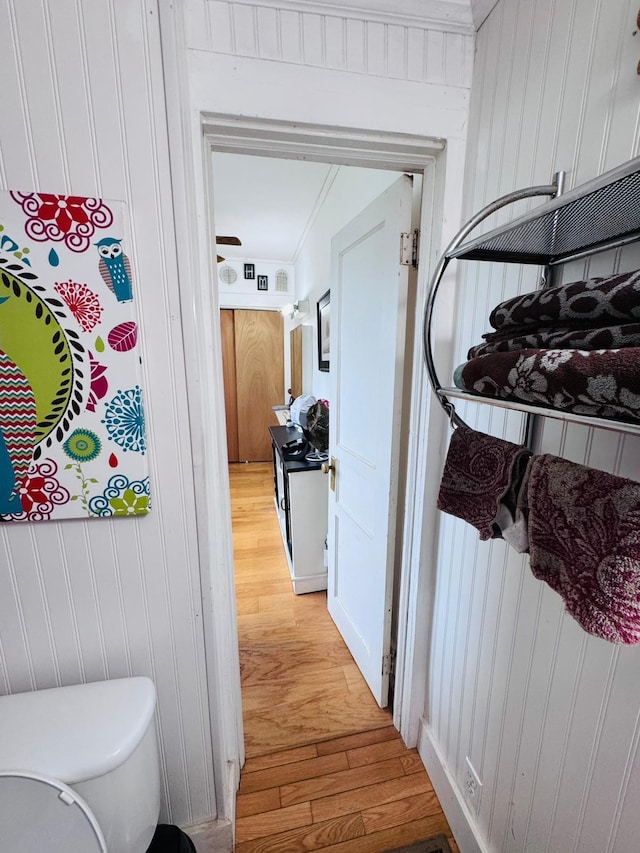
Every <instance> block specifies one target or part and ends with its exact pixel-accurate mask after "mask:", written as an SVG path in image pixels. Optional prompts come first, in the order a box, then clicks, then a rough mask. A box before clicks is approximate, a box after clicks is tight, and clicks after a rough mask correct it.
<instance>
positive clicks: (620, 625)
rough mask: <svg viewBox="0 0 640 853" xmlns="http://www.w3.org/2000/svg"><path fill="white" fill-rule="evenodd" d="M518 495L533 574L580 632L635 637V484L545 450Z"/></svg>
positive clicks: (639, 599)
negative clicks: (523, 494)
mask: <svg viewBox="0 0 640 853" xmlns="http://www.w3.org/2000/svg"><path fill="white" fill-rule="evenodd" d="M526 499H527V502H528V505H529V506H528V515H529V551H530V554H531V570H532V572H533V574H534V575H535V576H536V577H537V578H539V579H540V580H544V581H546V582H547V583H548V584H549V586H550V587H551V588H552V589H554V590H555V591H556V592H558V593H559V594H560V595H561V596H562V598H563V600H564V602H565V605H566V608H567V610H568V612H569V613H570V614H571V615H572V616H573V617H574V619H576V620H577V621H578V622H579V623H580V625H582V627H583V628H584V629H585V631H588V632H589V633H590V634H595V636H597V637H601V638H602V639H604V640H609V641H610V642H612V643H625V644H629V645H633V644H637V643H640V484H639V483H635V482H633V481H632V480H627V479H624V478H622V477H616V476H614V475H613V474H608V473H606V472H605V471H596V470H594V469H593V468H586V467H585V466H584V465H577V464H576V463H574V462H568V461H567V460H565V459H560V458H558V457H557V456H551V455H550V454H545V455H543V456H534V458H533V460H532V462H531V464H530V471H529V482H528V488H527V489H526Z"/></svg>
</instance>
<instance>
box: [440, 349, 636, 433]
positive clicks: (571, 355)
mask: <svg viewBox="0 0 640 853" xmlns="http://www.w3.org/2000/svg"><path fill="white" fill-rule="evenodd" d="M454 381H455V384H456V385H457V386H458V387H459V388H462V389H463V390H465V391H469V392H470V393H471V394H479V395H481V396H484V397H498V398H500V399H502V400H515V401H516V402H522V403H533V404H534V405H538V406H549V407H551V408H554V409H559V410H560V411H565V412H575V413H576V414H580V415H590V416H592V417H601V418H616V419H618V420H626V421H633V422H638V421H640V348H639V347H629V348H628V349H619V350H593V351H591V352H587V351H585V350H570V349H558V350H544V349H541V350H538V349H525V350H520V351H517V352H496V353H490V354H489V355H482V356H479V357H478V358H472V359H471V361H467V362H466V363H465V364H463V365H461V366H460V367H458V368H457V369H456V371H455V375H454Z"/></svg>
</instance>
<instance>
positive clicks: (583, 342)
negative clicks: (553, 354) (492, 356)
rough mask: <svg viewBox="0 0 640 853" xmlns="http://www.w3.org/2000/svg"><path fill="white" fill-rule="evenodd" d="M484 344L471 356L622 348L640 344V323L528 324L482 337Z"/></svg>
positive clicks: (475, 349) (474, 350)
mask: <svg viewBox="0 0 640 853" xmlns="http://www.w3.org/2000/svg"><path fill="white" fill-rule="evenodd" d="M482 337H483V338H484V340H485V343H483V344H477V345H476V346H473V347H471V349H470V350H469V353H468V355H467V358H469V359H471V358H477V357H478V356H479V355H487V354H488V353H490V352H510V351H512V350H521V349H582V350H595V349H622V348H624V347H640V323H621V324H620V325H618V326H602V327H600V326H598V327H596V328H594V327H593V326H589V327H587V328H584V327H576V328H571V327H567V326H563V327H561V328H553V327H550V326H548V327H540V328H536V329H532V328H531V327H530V328H528V329H527V327H526V326H518V327H517V328H511V327H508V328H507V329H506V330H505V331H502V332H489V333H488V334H486V335H483V336H482Z"/></svg>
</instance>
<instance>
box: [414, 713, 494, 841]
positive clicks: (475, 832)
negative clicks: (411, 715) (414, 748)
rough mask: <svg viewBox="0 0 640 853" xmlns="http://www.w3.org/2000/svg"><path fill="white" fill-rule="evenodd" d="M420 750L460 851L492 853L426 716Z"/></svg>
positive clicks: (419, 742) (422, 726)
mask: <svg viewBox="0 0 640 853" xmlns="http://www.w3.org/2000/svg"><path fill="white" fill-rule="evenodd" d="M418 753H419V755H420V758H421V759H422V763H423V764H424V766H425V768H426V770H427V773H428V774H429V778H430V779H431V783H432V784H433V787H434V789H435V792H436V794H437V795H438V800H439V801H440V805H441V806H442V811H443V812H444V813H445V817H446V818H447V820H448V821H449V826H450V827H451V831H452V833H453V837H454V838H455V840H456V844H457V845H458V847H459V848H460V853H489V848H488V847H487V846H486V844H485V842H484V840H483V838H482V836H481V835H480V831H479V829H478V827H477V825H476V822H475V820H474V817H473V815H472V813H471V812H470V810H469V807H468V806H467V804H466V802H465V801H464V798H463V796H462V792H461V791H460V788H459V787H458V785H457V784H456V783H455V780H454V779H453V777H452V775H451V773H450V771H449V768H448V767H447V764H446V762H445V760H444V758H443V756H442V754H441V752H440V750H439V748H438V745H437V743H436V741H435V739H434V738H433V736H432V734H431V730H430V729H429V725H428V723H427V722H426V720H425V719H424V718H422V719H421V720H420V725H419V730H418Z"/></svg>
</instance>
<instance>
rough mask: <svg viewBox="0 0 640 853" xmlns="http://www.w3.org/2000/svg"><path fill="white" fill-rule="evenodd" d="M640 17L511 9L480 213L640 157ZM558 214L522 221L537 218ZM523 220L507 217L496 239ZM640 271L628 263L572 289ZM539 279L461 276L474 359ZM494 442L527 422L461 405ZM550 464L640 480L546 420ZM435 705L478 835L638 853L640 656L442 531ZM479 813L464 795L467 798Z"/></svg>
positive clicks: (575, 432) (508, 558)
mask: <svg viewBox="0 0 640 853" xmlns="http://www.w3.org/2000/svg"><path fill="white" fill-rule="evenodd" d="M636 13H637V4H636V5H635V6H634V4H633V3H631V2H629V0H609V2H606V3H604V2H601V0H584V2H583V0H580V2H578V0H555V2H553V0H538V2H536V3H529V2H527V0H499V2H498V3H497V5H496V6H495V8H494V9H493V11H492V12H491V14H490V15H489V17H488V18H487V20H486V21H485V23H484V24H483V26H482V28H481V30H480V32H479V33H478V36H477V54H476V65H475V72H474V81H473V87H472V97H471V115H470V124H469V133H468V140H469V141H468V161H467V168H466V181H465V194H464V206H465V209H466V212H467V214H471V213H472V212H473V211H475V210H477V209H479V208H480V207H482V206H483V205H484V204H486V203H488V202H489V201H491V200H492V199H493V198H495V197H497V196H499V195H502V194H503V193H506V192H509V191H510V190H512V189H515V188H518V187H521V186H526V185H531V184H546V183H548V182H549V180H550V179H551V177H552V175H553V173H554V172H555V171H557V170H558V169H565V170H567V171H568V173H569V174H568V187H571V186H574V185H576V184H579V183H582V182H584V181H586V180H588V179H590V178H592V177H594V176H596V175H598V174H600V173H601V172H603V171H605V170H607V169H609V168H612V167H613V166H615V165H616V164H617V163H619V162H622V161H624V160H627V159H629V158H630V157H633V156H637V155H638V154H639V153H640V136H639V133H640V132H639V128H640V110H639V100H638V77H637V74H636V65H637V58H638V53H637V39H634V37H633V31H634V29H635V16H636ZM539 203H540V200H538V201H533V202H525V203H522V204H520V205H519V206H517V207H516V211H515V212H520V211H521V210H523V209H525V208H526V207H527V206H531V205H535V204H539ZM513 215H514V211H511V210H508V209H507V210H503V211H500V212H499V213H498V214H497V215H495V216H494V217H493V218H492V223H497V222H499V221H503V220H505V219H507V218H509V217H511V216H513ZM638 266H640V250H639V249H638V248H637V247H627V248H625V249H623V250H619V251H617V252H611V253H608V255H606V256H602V257H598V258H593V259H591V260H590V261H588V262H581V263H580V264H577V263H576V264H574V265H572V267H571V269H569V270H567V271H566V272H565V280H573V279H575V278H579V277H581V276H582V275H589V274H591V275H597V274H603V273H607V272H610V271H613V270H616V269H617V270H625V269H634V268H637V267H638ZM538 272H539V271H538V270H537V269H534V268H531V269H529V268H525V269H521V268H518V267H510V266H505V265H500V264H496V265H491V266H490V265H486V264H475V263H466V264H459V268H458V276H459V280H460V285H461V287H460V292H459V299H458V311H457V341H456V351H457V360H458V361H459V362H460V361H463V360H464V358H465V356H466V351H467V349H468V347H469V345H470V344H471V343H476V342H477V341H478V340H479V339H480V336H481V334H482V333H483V332H485V331H487V329H488V315H489V312H490V310H491V308H493V307H494V305H495V304H496V303H497V302H499V301H500V300H502V299H504V298H507V297H509V296H511V295H514V294H516V293H518V292H524V291H526V290H529V289H533V288H534V287H535V286H536V281H537V276H538ZM461 412H462V413H463V416H464V417H466V419H467V420H468V422H469V423H470V424H471V425H472V426H475V427H476V428H478V429H481V430H484V431H487V432H491V433H492V434H495V435H499V436H504V437H506V438H510V439H511V440H517V438H518V430H519V427H520V416H517V415H514V414H506V413H505V412H503V411H502V410H499V409H494V408H492V407H490V406H482V405H475V404H473V405H472V404H468V405H466V406H461ZM539 441H540V445H539V446H540V448H541V449H542V450H543V451H545V452H551V453H556V454H559V455H562V456H565V457H566V458H568V459H571V460H573V461H576V462H579V463H584V464H588V465H591V466H593V467H596V468H602V469H604V470H608V471H613V472H614V473H618V474H620V475H622V476H628V477H632V478H636V479H640V440H639V439H638V438H636V437H628V436H624V435H621V434H619V433H613V432H608V431H601V430H593V429H589V428H587V427H583V426H576V425H570V424H563V423H562V422H560V421H553V420H550V419H548V420H545V421H543V422H542V423H540V424H539ZM440 530H441V533H440V543H439V565H438V583H437V591H436V602H435V615H434V636H433V648H432V663H431V669H430V673H431V675H430V699H429V703H428V707H427V708H426V711H425V714H426V716H427V719H428V720H429V725H430V727H431V731H432V736H433V738H434V740H435V742H436V743H437V745H438V747H439V749H440V751H441V753H442V755H443V756H444V757H445V762H446V764H447V768H448V770H449V771H450V773H451V775H452V776H453V777H454V779H455V780H456V782H457V784H458V785H459V786H460V791H462V784H463V781H464V774H465V761H466V757H467V756H468V757H469V758H470V760H471V762H472V764H473V766H474V767H475V769H476V770H477V771H478V773H479V776H480V778H481V781H482V786H483V787H482V791H481V795H480V799H479V803H478V804H477V806H473V805H472V806H471V809H472V812H473V811H474V809H475V812H474V814H475V820H476V823H477V828H478V831H479V834H480V836H481V837H482V839H483V840H484V843H485V846H486V849H487V850H488V851H492V853H498V851H500V853H578V851H579V853H596V851H597V853H600V851H608V853H628V851H629V850H632V849H635V848H636V847H637V839H638V835H639V834H640V813H639V812H638V809H637V802H638V797H640V754H639V753H638V740H639V737H640V713H639V711H638V709H639V708H640V681H639V680H638V679H637V677H636V675H635V673H636V672H637V669H638V666H639V665H640V650H638V649H635V648H624V647H616V646H613V645H611V644H608V643H606V642H604V641H602V640H599V639H596V638H594V637H591V636H589V635H587V634H586V633H585V632H584V631H582V629H581V628H580V627H579V626H578V624H577V623H576V622H575V621H574V620H573V619H572V618H571V617H569V616H567V615H566V614H565V613H564V610H563V605H562V602H561V599H560V598H559V596H558V595H556V594H555V593H554V592H553V591H552V590H551V589H549V588H548V587H547V586H546V585H544V584H542V583H541V582H539V581H537V580H536V579H535V578H534V577H533V576H532V574H531V572H530V570H529V567H528V558H527V557H521V556H519V555H517V554H516V553H515V552H514V551H512V550H510V549H509V548H507V547H506V546H505V545H504V543H502V542H498V541H496V542H488V543H481V542H479V541H478V539H477V534H476V532H475V530H474V529H473V528H471V527H470V526H468V525H465V524H463V523H462V522H459V521H457V520H455V519H453V518H452V517H450V516H446V515H442V517H441V526H440ZM460 796H461V798H463V795H462V793H460Z"/></svg>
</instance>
